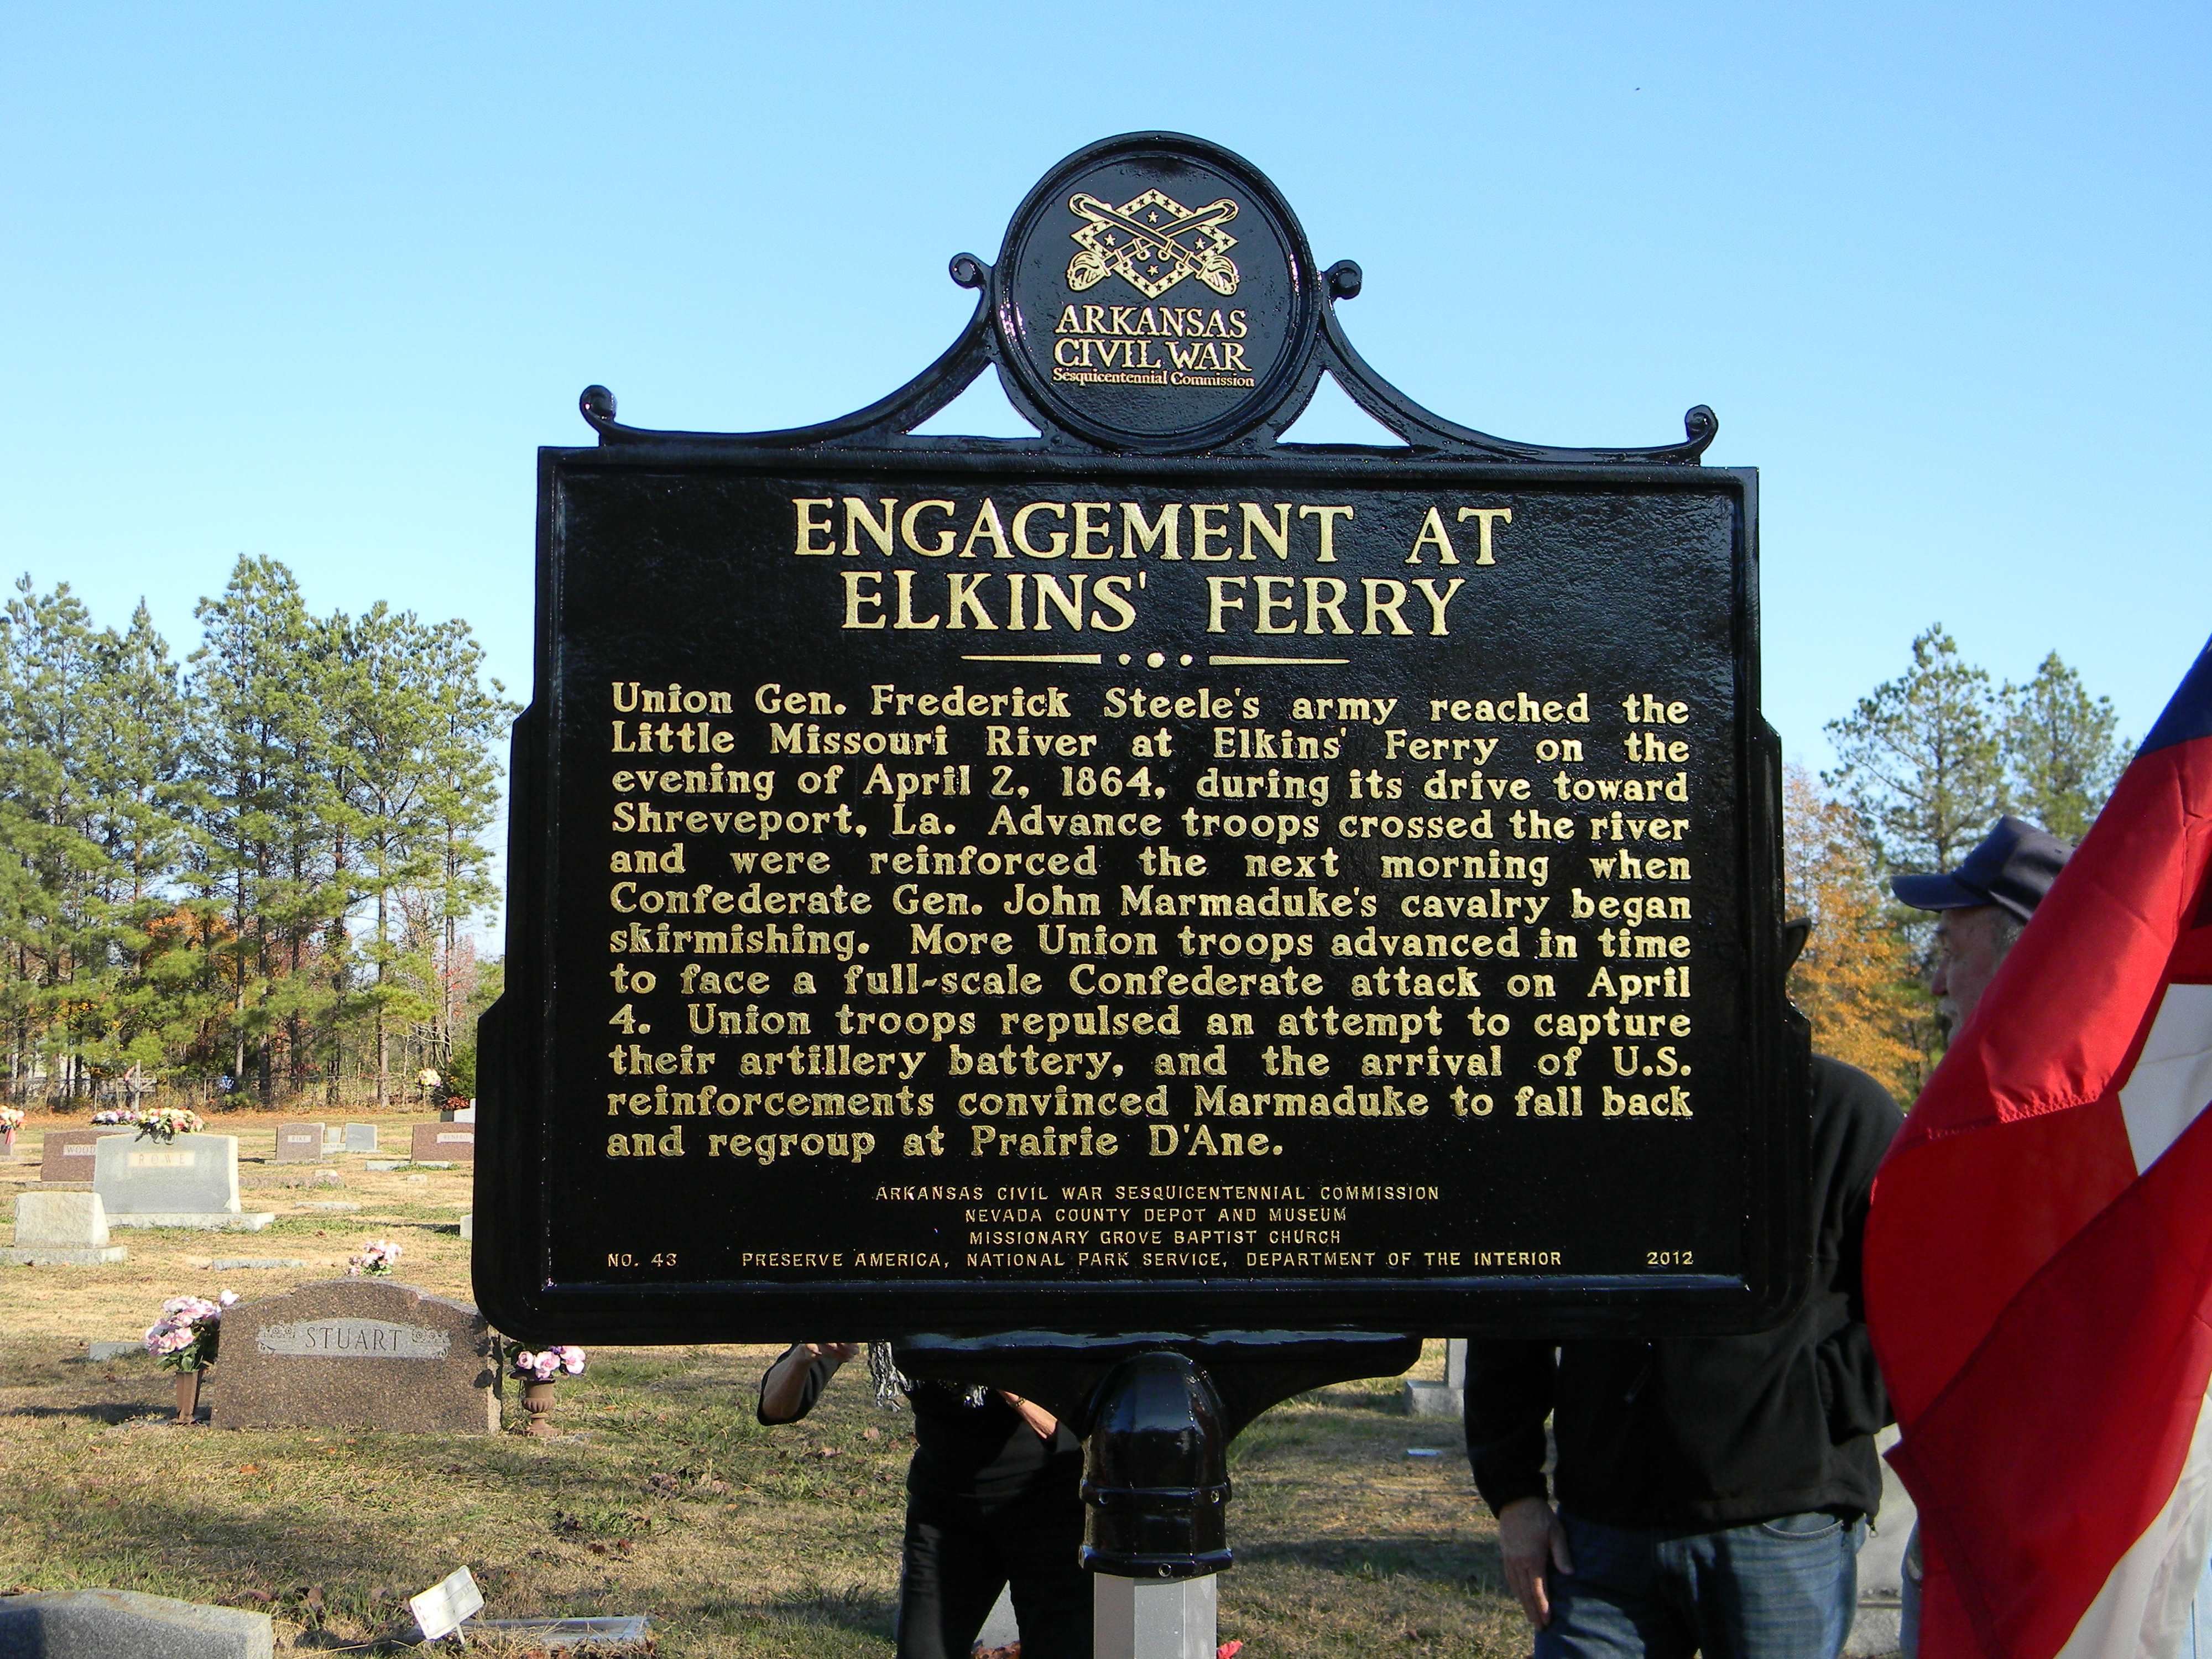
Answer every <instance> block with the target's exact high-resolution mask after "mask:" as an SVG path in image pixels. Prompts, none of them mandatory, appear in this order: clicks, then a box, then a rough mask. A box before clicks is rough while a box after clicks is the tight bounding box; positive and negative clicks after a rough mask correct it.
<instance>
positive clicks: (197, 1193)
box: [92, 1134, 276, 1232]
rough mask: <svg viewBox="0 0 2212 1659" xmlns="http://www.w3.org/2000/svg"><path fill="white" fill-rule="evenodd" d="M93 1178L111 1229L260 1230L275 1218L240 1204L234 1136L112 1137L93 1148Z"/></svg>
mask: <svg viewBox="0 0 2212 1659" xmlns="http://www.w3.org/2000/svg"><path fill="white" fill-rule="evenodd" d="M92 1179H93V1188H94V1191H95V1192H97V1193H98V1194H100V1200H101V1202H103V1203H104V1204H105V1205H106V1206H107V1221H108V1225H110V1226H113V1227H202V1228H214V1229H220V1230H222V1231H242V1232H258V1231H260V1230H261V1229H262V1228H264V1227H266V1226H267V1225H269V1224H270V1222H272V1221H274V1220H275V1219H276V1212H274V1211H266V1210H264V1211H248V1210H246V1209H245V1208H244V1207H243V1206H241V1205H240V1202H239V1199H238V1137H237V1136H236V1135H210V1134H192V1135H178V1136H176V1137H175V1138H173V1139H169V1140H155V1139H152V1138H150V1137H148V1138H143V1139H142V1138H140V1137H137V1136H132V1137H131V1138H129V1139H125V1138H124V1137H122V1136H119V1135H118V1136H112V1137H110V1138H109V1139H106V1140H103V1141H101V1142H100V1145H99V1146H96V1147H94V1151H93V1176H92Z"/></svg>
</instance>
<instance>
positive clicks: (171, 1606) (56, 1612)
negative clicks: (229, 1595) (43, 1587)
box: [0, 1589, 276, 1659]
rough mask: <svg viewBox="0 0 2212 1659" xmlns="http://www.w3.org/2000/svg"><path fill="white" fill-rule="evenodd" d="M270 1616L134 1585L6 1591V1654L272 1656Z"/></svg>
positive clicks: (65, 1658)
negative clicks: (142, 1592) (178, 1598)
mask: <svg viewBox="0 0 2212 1659" xmlns="http://www.w3.org/2000/svg"><path fill="white" fill-rule="evenodd" d="M275 1653H276V1630H275V1627H274V1626H272V1625H271V1624H270V1620H269V1615H268V1614H267V1613H247V1612H246V1611H244V1610H243V1609H241V1608H238V1607H206V1606H204V1605H202V1604H201V1603H199V1602H197V1601H173V1600H172V1599H171V1598H170V1597H168V1596H166V1595H140V1594H139V1593H138V1592H137V1591H135V1590H112V1589H90V1590H48V1591H44V1592H41V1593H40V1594H38V1595H9V1596H0V1659H272V1656H274V1654H275Z"/></svg>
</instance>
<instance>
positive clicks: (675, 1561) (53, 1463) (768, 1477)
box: [0, 1113, 1528, 1659]
mask: <svg viewBox="0 0 2212 1659" xmlns="http://www.w3.org/2000/svg"><path fill="white" fill-rule="evenodd" d="M276 1121H277V1120H276V1118H274V1117H271V1116H266V1115H248V1114H243V1113H234V1114H226V1115H222V1116H219V1117H216V1118H215V1119H213V1120H211V1121H210V1125H209V1127H210V1130H211V1131H213V1132H215V1133H223V1134H236V1135H238V1136H239V1137H240V1182H241V1186H242V1188H243V1196H244V1198H245V1201H246V1208H247V1209H249V1210H274V1211H276V1213H277V1220H276V1224H275V1225H273V1226H271V1227H270V1228H269V1229H268V1230H267V1231H264V1232H260V1233H228V1234H224V1233H212V1234H211V1233H188V1232H182V1231H163V1232H155V1231H140V1230H137V1229H118V1230H117V1232H116V1240H117V1242H118V1243H122V1244H125V1245H126V1246H128V1247H129V1249H130V1251H131V1255H130V1258H129V1260H127V1261H122V1262H118V1263H116V1264H114V1265H112V1266H109V1267H78V1268H0V1274H4V1275H5V1277H4V1279H0V1285H4V1286H5V1290H6V1300H5V1303H4V1306H5V1308H6V1310H7V1311H6V1315H5V1317H4V1318H0V1493H4V1501H0V1593H3V1592H6V1591H9V1590H18V1589H76V1588H89V1587H112V1588H118V1589H139V1590H148V1591H152V1592H155V1593H156V1594H159V1595H176V1596H182V1597H185V1598H187V1599H189V1600H192V1601H218V1602H227V1603H230V1604H233V1605H235V1606H240V1607H259V1608H262V1609H264V1610H265V1611H267V1612H269V1613H273V1614H274V1615H275V1616H276V1628H277V1632H278V1638H277V1645H278V1649H279V1650H280V1651H285V1652H319V1653H326V1652H332V1651H337V1650H351V1651H355V1652H364V1653H384V1652H398V1651H402V1650H401V1649H399V1648H398V1647H397V1646H396V1645H394V1644H390V1643H386V1642H383V1641H380V1640H379V1639H378V1638H380V1637H388V1636H391V1635H392V1634H393V1633H394V1632H398V1631H399V1630H402V1629H404V1627H405V1626H407V1624H408V1622H409V1621H408V1618H407V1613H406V1607H405V1601H406V1598H407V1597H408V1596H409V1595H412V1594H414V1593H415V1592H416V1591H418V1590H421V1589H426V1588H427V1587H428V1585H430V1584H431V1583H434V1582H435V1580H437V1579H439V1578H441V1577H444V1576H445V1575H446V1574H447V1573H448V1572H450V1571H452V1570H453V1568H454V1567H456V1566H459V1565H464V1564H465V1565H467V1566H469V1567H470V1568H471V1571H473V1572H474V1573H475V1575H476V1577H477V1582H478V1583H481V1584H482V1585H483V1590H484V1595H485V1601H486V1607H485V1612H486V1615H487V1616H489V1617H492V1618H520V1617H526V1616H538V1615H549V1614H556V1613H563V1614H584V1613H650V1614H651V1615H652V1617H653V1628H654V1630H655V1632H656V1633H657V1634H658V1637H659V1652H660V1653H662V1654H664V1655H670V1656H692V1655H702V1656H703V1655H725V1654H738V1655H746V1656H754V1655H760V1656H768V1655H791V1656H806V1659H814V1656H822V1659H829V1656H854V1655H863V1654H872V1655H883V1654H887V1653H888V1652H889V1651H890V1616H891V1606H892V1601H893V1596H894V1594H895V1590H896V1579H897V1568H898V1554H897V1532H898V1519H899V1515H900V1512H901V1509H902V1502H903V1492H904V1484H903V1482H904V1474H905V1468H906V1461H907V1457H908V1454H909V1452H910V1451H911V1449H912V1445H913V1442H912V1438H911V1437H910V1435H909V1434H908V1432H907V1428H908V1419H906V1418H905V1417H904V1416H903V1415H892V1414H889V1413H884V1412H882V1411H879V1410H878V1409H876V1408H875V1407H874V1406H873V1404H872V1401H870V1400H869V1398H868V1394H867V1389H866V1385H865V1379H864V1378H863V1377H861V1376H856V1375H855V1376H845V1377H843V1378H842V1379H841V1380H840V1381H839V1382H838V1383H836V1385H835V1386H834V1387H833V1388H832V1389H830V1391H829V1395H828V1396H827V1397H826V1398H825V1399H824V1401H823V1404H822V1406H821V1407H820V1408H819V1409H818V1410H817V1412H816V1413H815V1414H814V1415H813V1416H812V1417H811V1418H810V1419H808V1420H807V1421H806V1422H805V1423H804V1424H801V1425H796V1426H794V1427H789V1428H783V1429H778V1430H768V1429H763V1428H761V1427H759V1426H758V1425H756V1424H755V1423H754V1421H753V1417H752V1399H753V1391H754V1385H755V1382H756V1380H757V1378H758V1376H759V1375H760V1372H761V1370H762V1369H763V1367H764V1366H765V1365H766V1364H767V1363H768V1361H769V1359H770V1358H773V1357H774V1354H775V1350H774V1349H771V1348H763V1347H697V1348H623V1349H599V1350H594V1351H593V1352H592V1356H591V1364H590V1368H589V1370H586V1373H585V1375H584V1376H582V1377H580V1378H577V1379H574V1380H573V1381H570V1382H567V1383H562V1385H561V1389H560V1394H559V1406H558V1408H557V1412H556V1422H557V1423H558V1424H559V1425H560V1426H561V1427H562V1429H563V1430H564V1431H566V1432H564V1433H563V1434H562V1436H561V1437H558V1438H556V1439H552V1440H537V1439H532V1438H527V1437H524V1436H522V1435H520V1434H516V1433H506V1434H499V1435H489V1436H474V1437H465V1436H453V1437H436V1436H429V1435H391V1434H360V1435H349V1434H344V1433H331V1432H328V1431H319V1430H298V1431H217V1430H214V1429H210V1428H209V1427H207V1426H206V1425H200V1426H198V1427H197V1428H193V1429H183V1428H179V1427H178V1426H177V1425H175V1424H174V1423H173V1421H172V1420H171V1419H173V1414H174V1402H173V1384H172V1383H171V1379H170V1376H169V1374H168V1373H167V1372H166V1371H161V1370H157V1369H156V1368H155V1366H154V1364H152V1363H151V1362H150V1361H149V1360H146V1359H143V1358H125V1359H121V1360H115V1361H111V1362H107V1363H105V1364H90V1363H88V1362H87V1361H86V1359H85V1358H84V1355H85V1348H86V1345H87V1344H88V1342H92V1341H95V1340H119V1339H124V1338H131V1337H136V1336H137V1334H139V1333H140V1332H142V1331H143V1329H144V1328H146V1326H147V1325H148V1324H149V1323H150V1322H152V1320H153V1317H154V1316H155V1313H156V1312H157V1311H158V1310H159V1308H160V1305H161V1302H162V1300H163V1299H164V1298H165V1297H171V1296H175V1295H179V1294H183V1293H185V1292H197V1293H199V1294H203V1295H209V1296H212V1295H213V1294H215V1293H216V1291H219V1290H222V1289H223V1288H226V1287H228V1288H229V1289H233V1290H235V1291H238V1292H239V1294H240V1296H241V1297H253V1296H256V1295H268V1294H272V1293H274V1292H276V1291H280V1290H283V1289H285V1288H288V1287H289V1286H290V1285H294V1284H297V1283H301V1282H304V1281H306V1280H309V1279H325V1278H332V1277H337V1276H338V1275H341V1274H343V1272H344V1271H345V1260H346V1258H347V1256H349V1255H351V1254H353V1253H354V1252H355V1251H356V1250H357V1249H359V1248H360V1246H361V1244H362V1241H363V1240H365V1239H368V1238H372V1237H381V1238H390V1239H392V1240H393V1241H395V1242H396V1243H398V1244H399V1245H400V1246H401V1247H402V1249H403V1250H404V1255H403V1257H402V1259H401V1261H400V1264H399V1269H398V1273H397V1274H396V1275H395V1277H396V1278H398V1279H400V1280H401V1281H403V1282H405V1283H407V1284H410V1285H418V1286H420V1287H422V1288H423V1289H425V1290H428V1291H435V1292H436V1293H438V1294H440V1295H445V1296H452V1297H459V1298H461V1299H463V1300H466V1299H467V1297H468V1295H469V1283H468V1254H467V1252H468V1246H467V1245H465V1244H464V1243H462V1242H461V1240H460V1238H459V1227H458V1224H459V1218H460V1217H461V1216H462V1215H463V1214H464V1213H465V1212H466V1211H467V1210H468V1208H469V1173H468V1171H467V1170H466V1169H465V1168H464V1169H457V1170H429V1171H421V1172H409V1171H405V1170H392V1171H385V1172H374V1171H368V1170H363V1169H362V1167H361V1165H362V1160H361V1159H360V1158H340V1159H335V1160H333V1161H332V1162H331V1163H330V1164H323V1165H297V1164H288V1165H278V1164H276V1163H275V1162H274V1161H273V1154H274V1146H275V1141H276ZM378 1121H379V1122H380V1127H381V1128H382V1133H383V1139H384V1141H385V1143H386V1146H389V1147H397V1148H399V1149H401V1152H398V1153H396V1154H394V1155H404V1147H405V1146H406V1144H407V1137H408V1133H409V1130H410V1127H411V1126H412V1125H413V1124H415V1123H416V1122H422V1121H429V1120H428V1119H426V1118H424V1117H422V1116H420V1115H417V1116H413V1117H406V1116H401V1115H396V1114H395V1115H387V1116H384V1117H382V1118H380V1119H379V1120H378ZM73 1122H79V1123H81V1122H82V1119H77V1120H73ZM47 1127H70V1124H69V1123H66V1122H65V1123H59V1124H58V1123H55V1122H53V1121H47V1120H42V1119H33V1121H32V1122H31V1123H30V1124H29V1125H28V1126H27V1128H26V1131H25V1133H23V1134H22V1135H21V1137H19V1139H18V1142H17V1148H16V1151H17V1158H16V1161H15V1163H14V1164H7V1163H4V1162H0V1223H4V1224H5V1225H0V1243H5V1242H10V1241H12V1238H13V1236H14V1230H13V1221H14V1198H15V1194H16V1193H18V1192H20V1191H21V1190H22V1189H23V1188H25V1187H27V1186H34V1185H35V1184H36V1182H37V1177H38V1164H37V1159H38V1157H39V1150H40V1134H41V1132H42V1131H43V1130H44V1129H45V1128H47ZM318 1170H333V1171H335V1172H336V1173H337V1180H338V1182H340V1183H342V1184H339V1185H337V1186H331V1185H310V1184H307V1183H309V1182H313V1181H315V1180H316V1179H317V1175H316V1171H318ZM334 1201H335V1202H345V1203H356V1204H359V1205H360V1206H361V1208H360V1209H359V1210H357V1211H352V1212H332V1211H327V1210H310V1209H307V1208H305V1207H303V1206H306V1205H308V1204H313V1203H330V1202H334ZM230 1256H251V1257H287V1258H293V1259H296V1260H299V1261H304V1262H305V1263H306V1264H307V1265H306V1266H305V1267H297V1268H283V1269H274V1270H270V1269H263V1270H257V1271H234V1272H230V1273H222V1274H218V1273H214V1272H212V1271H211V1270H210V1266H209V1264H210V1261H212V1260H214V1259H216V1258H221V1257H230ZM807 1334H815V1333H807ZM820 1334H824V1335H834V1334H836V1333H834V1332H832V1333H820ZM1441 1367H1442V1346H1441V1345H1440V1344H1431V1346H1430V1352H1429V1353H1428V1355H1427V1357H1426V1358H1425V1360H1424V1363H1423V1364H1422V1366H1421V1367H1420V1368H1419V1370H1416V1372H1415V1373H1414V1375H1416V1376H1424V1375H1425V1376H1438V1375H1440V1374H1441ZM221 1389H222V1369H221V1367H220V1365H218V1366H217V1368H216V1371H215V1372H214V1374H213V1376H211V1378H210V1382H209V1383H208V1390H209V1395H210V1397H216V1396H218V1395H219V1394H220V1391H221ZM1398 1399H1399V1385H1398V1383H1397V1382H1396V1381H1395V1380H1390V1381H1377V1382H1373V1383H1348V1384H1345V1385H1342V1386H1340V1387H1337V1388H1333V1389H1325V1390H1322V1391H1321V1392H1318V1393H1316V1394H1312V1395H1304V1396H1301V1397H1300V1398H1299V1399H1297V1400H1295V1401H1290V1402H1288V1403H1287V1404H1285V1405H1283V1406H1280V1407H1277V1408H1276V1409H1275V1410H1273V1411H1272V1412H1270V1413H1267V1415H1266V1416H1265V1417H1263V1418H1262V1419H1261V1420H1260V1421H1259V1422H1257V1423H1255V1425H1253V1426H1252V1427H1250V1428H1249V1429H1247V1430H1246V1431H1244V1433H1243V1435H1242V1436H1240V1437H1238V1439H1237V1442H1236V1443H1235V1445H1234V1446H1233V1447H1232V1448H1231V1455H1230V1472H1231V1477H1232V1479H1233V1480H1234V1481H1235V1483H1236V1497H1235V1501H1234V1504H1233V1506H1232V1507H1231V1510H1230V1517H1229V1524H1230V1541H1231V1544H1232V1546H1233V1547H1235V1549H1236V1552H1237V1566H1236V1567H1235V1569H1234V1570H1233V1571H1231V1572H1229V1573H1228V1574H1226V1575H1225V1577H1223V1578H1222V1581H1221V1584H1220V1598H1221V1600H1220V1631H1221V1635H1222V1638H1223V1639H1225V1640H1227V1639H1230V1638H1242V1639H1243V1642H1244V1644H1245V1646H1244V1659H1295V1656H1312V1659H1322V1656H1324V1655H1326V1656H1329V1659H1340V1656H1343V1655H1346V1654H1356V1653H1360V1652H1364V1651H1368V1650H1379V1649H1382V1648H1385V1647H1387V1648H1389V1650H1392V1651H1393V1652H1396V1653H1402V1654H1405V1655H1407V1656H1421V1655H1438V1656H1445V1655H1449V1656H1455V1659H1456V1656H1470V1655H1492V1654H1495V1655H1506V1654H1518V1653H1525V1652H1526V1651H1527V1650H1528V1640H1527V1637H1526V1634H1525V1632H1524V1630H1523V1628H1522V1625H1521V1621H1520V1617H1519V1614H1518V1613H1517V1611H1516V1609H1515V1608H1514V1607H1513V1605H1512V1603H1511V1601H1510V1600H1509V1599H1508V1598H1507V1597H1506V1596H1505V1595H1504V1590H1503V1588H1502V1580H1501V1578H1500V1577H1499V1574H1498V1552H1497V1540H1496V1534H1495V1531H1494V1529H1493V1528H1492V1526H1491V1524H1490V1522H1489V1521H1488V1519H1487V1517H1486V1514H1485V1513H1484V1511H1483V1510H1481V1507H1480V1504H1478V1502H1477V1501H1476V1499H1475V1497H1474V1488H1473V1485H1472V1483H1471V1482H1470V1480H1469V1479H1468V1471H1467V1461H1466V1458H1465V1456H1464V1455H1463V1453H1462V1445H1461V1439H1460V1434H1459V1428H1458V1425H1457V1424H1455V1423H1450V1422H1445V1421H1441V1420H1438V1419H1411V1418H1407V1417H1406V1416H1404V1415H1403V1414H1402V1413H1401V1409H1400V1407H1399V1405H1398ZM522 1416H523V1413H522V1412H521V1410H520V1407H519V1404H518V1403H517V1401H516V1399H515V1396H514V1395H513V1393H512V1392H510V1393H509V1395H508V1396H507V1419H508V1421H509V1423H510V1424H513V1423H514V1422H516V1421H518V1420H519V1419H520V1418H521V1417H522ZM1410 1446H1425V1447H1436V1448H1438V1449H1441V1450H1442V1452H1443V1455H1442V1456H1440V1457H1437V1458H1412V1457H1408V1456H1407V1448H1408V1447H1410ZM477 1650H478V1651H483V1648H482V1646H481V1645H480V1644H479V1645H478V1646H477Z"/></svg>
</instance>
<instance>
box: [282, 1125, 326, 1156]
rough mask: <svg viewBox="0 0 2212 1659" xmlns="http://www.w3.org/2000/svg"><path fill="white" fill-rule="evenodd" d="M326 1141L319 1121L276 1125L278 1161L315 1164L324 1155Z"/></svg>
mask: <svg viewBox="0 0 2212 1659" xmlns="http://www.w3.org/2000/svg"><path fill="white" fill-rule="evenodd" d="M325 1143H326V1137H325V1134H324V1133H323V1126H322V1125H321V1124H319V1123H280V1124H278V1125H277V1126H276V1161H277V1162H278V1163H279V1164H313V1163H314V1162H316V1161H317V1160H318V1159H319V1158H321V1157H322V1155H323V1147H324V1146H325Z"/></svg>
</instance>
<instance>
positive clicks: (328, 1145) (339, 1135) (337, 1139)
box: [323, 1123, 345, 1152]
mask: <svg viewBox="0 0 2212 1659" xmlns="http://www.w3.org/2000/svg"><path fill="white" fill-rule="evenodd" d="M323 1150H324V1151H325V1152H343V1151H344V1150H345V1130H344V1129H343V1127H341V1126H339V1125H337V1124H336V1123H325V1125H323Z"/></svg>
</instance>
